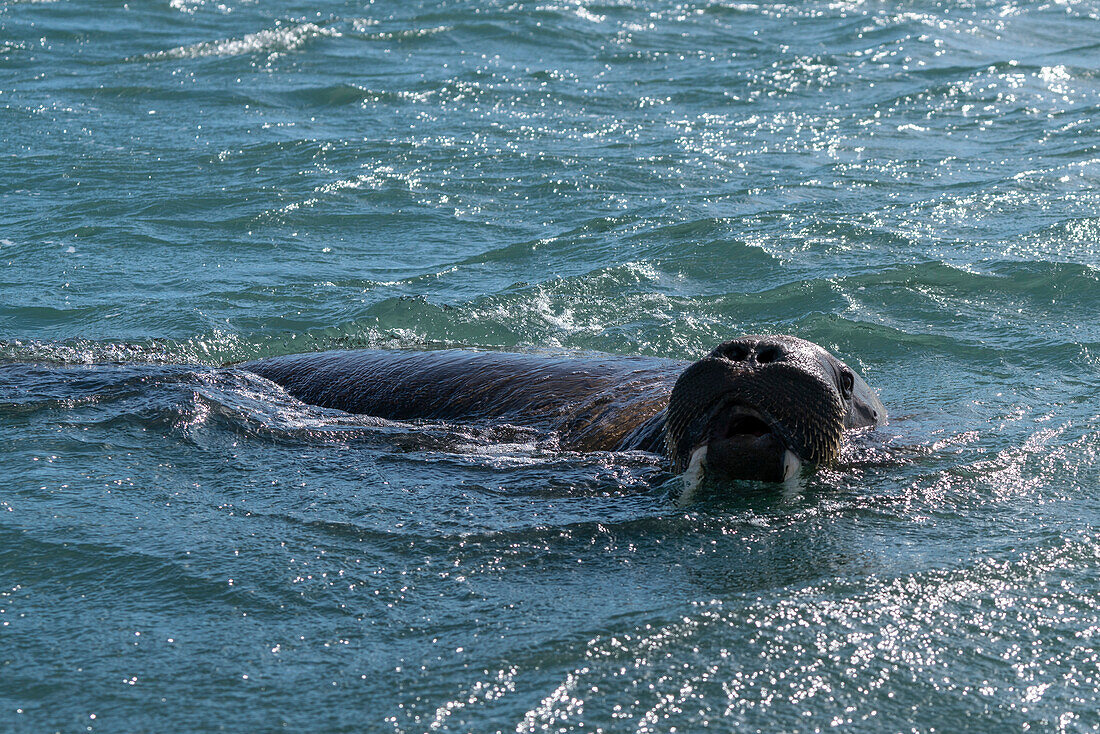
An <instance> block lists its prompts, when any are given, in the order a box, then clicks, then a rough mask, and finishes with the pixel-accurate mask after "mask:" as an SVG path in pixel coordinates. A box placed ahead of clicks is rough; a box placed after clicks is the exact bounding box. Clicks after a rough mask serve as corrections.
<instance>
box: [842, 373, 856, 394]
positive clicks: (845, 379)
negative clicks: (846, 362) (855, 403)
mask: <svg viewBox="0 0 1100 734" xmlns="http://www.w3.org/2000/svg"><path fill="white" fill-rule="evenodd" d="M855 386H856V380H855V378H854V377H853V376H852V373H851V372H849V371H848V370H844V371H843V372H841V373H840V391H841V392H843V393H844V397H845V398H850V397H852V390H853V389H854V388H855Z"/></svg>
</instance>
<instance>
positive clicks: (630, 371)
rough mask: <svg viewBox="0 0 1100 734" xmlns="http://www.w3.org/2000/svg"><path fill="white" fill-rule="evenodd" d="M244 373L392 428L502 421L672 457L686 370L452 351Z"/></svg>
mask: <svg viewBox="0 0 1100 734" xmlns="http://www.w3.org/2000/svg"><path fill="white" fill-rule="evenodd" d="M241 366H242V367H244V369H247V370H249V371H250V372H254V373H256V374H258V375H260V376H262V377H266V378H267V379H269V380H271V381H272V382H276V383H278V384H280V385H282V386H283V387H284V388H285V389H286V391H287V392H288V393H290V394H291V395H293V396H294V397H295V398H297V399H299V400H301V401H302V402H304V403H310V404H312V405H320V406H322V407H325V408H337V409H339V410H343V411H346V412H348V413H362V414H366V415H372V416H377V417H379V418H387V419H390V420H415V419H429V420H463V421H469V420H487V419H503V420H507V421H509V422H512V423H516V424H520V425H527V426H533V427H545V428H547V429H549V430H553V431H556V432H557V433H558V434H559V436H560V440H561V444H562V446H563V448H566V449H570V450H574V451H625V450H630V449H640V450H644V451H653V452H656V453H661V452H663V449H664V434H663V429H664V421H663V412H664V409H665V406H666V405H667V404H668V396H669V394H670V393H671V392H672V386H673V384H674V383H675V382H676V378H677V377H679V375H680V373H681V372H682V371H683V369H684V366H685V363H683V362H674V361H671V360H662V359H653V358H643V357H613V356H584V357H557V356H548V355H539V354H510V353H505V352H472V351H465V350H445V351H433V352H413V351H338V352H316V353H311V354H292V355H287V356H285V357H273V358H271V359H264V360H259V361H257V362H249V363H247V364H244V365H241Z"/></svg>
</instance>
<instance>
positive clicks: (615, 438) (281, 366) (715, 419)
mask: <svg viewBox="0 0 1100 734" xmlns="http://www.w3.org/2000/svg"><path fill="white" fill-rule="evenodd" d="M241 367H243V368H244V369H246V370H248V371H250V372H253V373H255V374H257V375H260V376H261V377H264V378H267V379H268V380H271V381H272V382H275V383H277V384H279V385H281V386H282V387H283V388H284V389H285V390H286V391H287V392H288V393H289V394H290V395H292V396H293V397H295V398H297V399H298V400H301V401H302V402H304V403H309V404H312V405H318V406H322V407H326V408H335V409H338V410H342V411H346V412H349V413H362V414H367V415H371V416H376V417H379V418H385V419H390V420H415V419H428V420H445V421H478V420H494V421H500V420H506V421H508V422H512V423H514V424H519V425H526V426H532V427H546V428H548V429H551V430H553V431H554V432H556V434H557V436H558V437H559V440H560V444H561V446H562V448H564V449H566V450H574V451H627V450H640V451H650V452H654V453H659V454H664V455H665V456H667V458H668V460H669V461H670V463H671V466H672V469H673V471H675V472H676V473H686V474H687V475H692V476H695V477H700V476H702V472H705V473H706V475H707V476H708V477H710V476H714V477H717V478H720V479H721V478H725V479H749V480H760V481H765V482H779V481H784V480H788V479H791V478H792V477H793V476H795V475H796V474H798V473H799V471H800V470H801V468H802V467H804V466H813V465H818V464H829V463H832V462H835V461H836V459H837V457H838V455H839V452H840V446H841V441H842V437H843V434H844V432H845V431H846V430H851V429H856V428H864V427H871V426H877V425H880V424H882V423H883V422H885V420H886V409H885V408H884V407H883V405H882V403H881V402H880V401H879V398H878V396H877V395H876V394H875V391H874V390H872V389H871V387H870V386H869V385H868V384H867V383H866V382H865V381H864V380H863V378H862V377H860V376H859V375H858V374H856V373H855V371H854V370H852V368H851V367H849V366H848V365H846V364H845V363H844V362H842V361H840V360H839V359H837V358H836V357H835V356H833V355H832V354H830V353H829V352H828V351H826V350H825V349H823V348H822V347H820V346H818V345H817V344H814V343H813V342H810V341H806V340H804V339H799V338H797V337H793V336H786V335H775V336H760V335H750V336H742V337H739V338H737V339H732V340H730V341H727V342H724V343H722V344H719V345H718V346H717V347H715V348H714V350H713V351H711V352H710V353H709V354H707V355H706V356H704V357H703V358H702V359H699V360H698V361H696V362H692V363H687V362H679V361H674V360H664V359H656V358H645V357H618V356H610V355H606V356H603V355H588V356H582V357H568V356H549V355H537V354H511V353H503V352H478V351H467V350H457V349H452V350H439V351H421V352H418V351H373V350H360V351H329V352H314V353H308V354H292V355H286V356H281V357H272V358H268V359H261V360H257V361H254V362H247V363H245V364H243V365H241Z"/></svg>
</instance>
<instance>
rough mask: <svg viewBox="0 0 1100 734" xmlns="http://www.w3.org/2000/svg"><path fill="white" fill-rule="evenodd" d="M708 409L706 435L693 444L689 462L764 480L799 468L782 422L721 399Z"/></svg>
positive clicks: (799, 461)
mask: <svg viewBox="0 0 1100 734" xmlns="http://www.w3.org/2000/svg"><path fill="white" fill-rule="evenodd" d="M709 413H710V415H709V418H708V420H707V422H708V424H709V425H708V427H707V430H706V431H705V433H704V436H705V438H704V440H703V441H702V442H700V443H699V444H697V445H696V446H694V447H693V448H692V451H691V459H690V460H689V462H688V463H689V465H690V464H691V463H693V460H696V459H698V461H697V462H695V463H702V462H703V461H704V460H705V465H706V467H707V469H709V470H710V471H712V472H714V473H717V474H720V475H725V476H728V477H732V478H735V479H755V480H759V481H764V482H782V481H785V480H787V479H791V478H792V477H793V476H794V475H795V474H797V473H798V471H799V470H800V469H801V468H802V459H801V458H800V457H799V456H798V454H797V453H795V452H794V451H792V450H791V448H790V445H791V444H790V441H789V440H788V439H787V436H786V431H785V430H784V429H783V427H782V425H781V424H780V423H779V422H778V421H776V420H775V419H774V418H772V417H771V416H769V415H768V414H767V413H765V412H764V411H762V410H761V409H759V408H757V407H754V406H752V405H748V404H745V403H742V402H737V401H730V400H721V401H718V404H717V405H716V406H715V407H714V408H713V409H712V410H711V411H709ZM700 449H705V455H704V454H700V453H699V451H700ZM700 468H701V467H700Z"/></svg>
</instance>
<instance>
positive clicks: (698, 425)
mask: <svg viewBox="0 0 1100 734" xmlns="http://www.w3.org/2000/svg"><path fill="white" fill-rule="evenodd" d="M822 355H825V356H826V357H827V358H828V359H834V358H832V357H831V355H828V353H827V352H825V351H824V350H823V349H821V348H820V347H818V346H817V345H816V344H812V343H811V342H804V341H803V340H801V339H795V338H794V337H742V338H741V339H735V340H732V341H729V342H725V343H723V344H720V345H719V346H718V347H717V348H715V349H714V350H713V351H712V352H711V353H710V354H709V355H707V356H706V357H704V358H703V359H701V360H699V361H698V362H696V363H694V364H693V365H691V366H690V367H689V368H688V369H687V370H685V371H684V373H683V374H682V375H681V376H680V378H679V379H678V380H677V382H676V385H675V386H674V387H673V390H672V395H671V397H670V399H669V407H668V423H667V433H666V445H667V448H668V452H669V455H670V457H671V458H672V461H673V465H674V467H675V468H676V470H677V471H685V470H686V469H687V468H688V467H689V466H691V465H693V463H694V465H698V466H702V465H704V464H705V467H706V469H707V470H708V471H709V472H711V473H713V474H717V475H719V476H723V477H726V478H729V479H756V480H762V481H782V480H784V479H789V478H790V477H791V475H792V474H794V473H797V471H798V469H800V468H801V466H802V464H804V463H806V464H820V463H827V462H829V461H832V460H834V459H835V458H836V456H837V455H838V453H839V450H840V441H841V435H842V433H843V430H844V426H845V416H846V407H845V396H844V394H843V392H842V385H843V379H842V378H841V377H838V376H837V375H840V374H841V373H840V372H838V370H837V369H835V368H834V367H833V366H832V364H831V363H830V362H829V361H828V359H824V358H823V357H822ZM834 361H836V360H835V359H834ZM837 364H840V363H839V362H838V361H837ZM704 447H705V449H706V451H705V452H704V453H702V454H701V453H700V452H699V449H701V448H704ZM701 457H702V458H701ZM693 459H695V461H694V462H693Z"/></svg>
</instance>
